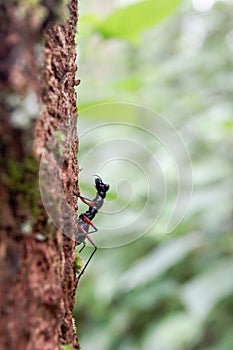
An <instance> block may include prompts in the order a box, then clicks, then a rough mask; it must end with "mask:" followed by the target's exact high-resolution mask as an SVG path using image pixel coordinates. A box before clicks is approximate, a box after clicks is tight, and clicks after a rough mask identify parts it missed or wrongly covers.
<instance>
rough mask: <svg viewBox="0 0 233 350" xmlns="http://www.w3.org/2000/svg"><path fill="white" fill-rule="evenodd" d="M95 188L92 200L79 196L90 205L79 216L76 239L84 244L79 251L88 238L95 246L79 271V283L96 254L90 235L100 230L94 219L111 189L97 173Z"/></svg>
mask: <svg viewBox="0 0 233 350" xmlns="http://www.w3.org/2000/svg"><path fill="white" fill-rule="evenodd" d="M95 188H96V190H97V193H96V196H95V198H94V199H92V200H91V199H88V198H86V197H83V196H80V195H79V198H80V199H81V201H82V202H83V203H85V204H87V205H89V209H88V210H87V211H85V212H84V213H82V214H80V215H79V217H78V233H77V234H76V241H77V244H78V245H79V244H81V243H82V244H83V246H82V248H81V249H80V250H79V253H80V252H81V251H82V250H83V249H84V248H85V246H86V242H85V240H86V239H87V240H88V241H89V242H90V243H91V244H92V246H93V247H94V250H93V252H92V253H91V255H90V257H89V259H88V260H87V262H86V263H85V265H84V266H83V268H82V270H81V272H80V273H79V275H78V277H77V284H78V282H79V280H80V278H81V276H82V275H83V273H84V272H85V270H86V268H87V265H88V264H89V262H90V261H91V259H92V257H93V255H94V254H95V252H96V250H97V246H96V244H95V243H94V241H93V240H92V239H91V238H90V236H89V235H90V234H91V233H93V232H97V231H98V228H97V227H96V226H95V225H94V224H93V222H92V220H93V219H94V217H95V216H96V214H97V213H98V211H99V209H100V208H101V207H102V205H103V204H104V198H105V197H106V192H107V191H108V190H109V185H108V184H105V183H104V182H103V181H102V179H101V178H100V177H99V176H98V175H95ZM90 227H92V229H93V230H92V231H89V229H90Z"/></svg>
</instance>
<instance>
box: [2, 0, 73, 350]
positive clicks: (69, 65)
mask: <svg viewBox="0 0 233 350" xmlns="http://www.w3.org/2000/svg"><path fill="white" fill-rule="evenodd" d="M68 8H69V14H68V15H67V20H66V21H65V22H64V23H62V24H60V22H61V18H59V17H61V15H60V13H61V10H62V1H55V0H43V1H41V2H37V3H35V2H27V1H24V0H19V1H17V2H16V1H13V0H8V1H4V2H2V1H1V0H0V11H1V12H0V22H1V28H2V29H1V33H0V39H1V44H0V80H1V85H0V93H1V99H0V114H1V120H0V149H1V158H0V171H1V173H0V198H1V211H0V283H1V284H0V300H1V303H0V305H1V306H0V311H1V322H0V349H1V350H9V349H10V350H14V349H17V350H21V349H22V350H56V349H79V345H78V342H77V339H76V335H75V330H74V327H73V322H72V309H73V306H74V301H75V270H74V266H75V242H74V240H72V239H70V238H69V237H71V238H72V236H73V235H74V229H75V225H74V221H75V215H73V214H74V213H75V211H76V210H77V194H78V188H77V181H78V164H77V151H78V140H77V137H76V119H77V115H76V94H75V89H74V87H75V84H76V81H75V74H76V63H75V59H76V55H75V26H76V22H77V0H70V2H69V6H68ZM58 23H59V24H58ZM42 41H43V45H44V50H43V56H44V64H43V68H42V67H41V66H42V62H40V52H39V53H38V50H39V51H40V50H41V48H42V44H41V43H42ZM40 71H42V73H40ZM38 73H40V78H39V79H38ZM35 96H36V97H37V100H38V101H39V106H40V110H41V111H42V112H41V113H40V116H39V117H38V119H37V121H36V123H35V126H34V127H33V126H32V125H31V124H32V123H31V119H32V118H33V114H35V113H36V112H37V111H36V109H37V102H36V100H35V99H34V97H35ZM27 101H29V107H28V102H27ZM33 101H35V102H33ZM29 109H30V111H28V110H29ZM34 109H35V111H34ZM27 111H28V112H27ZM21 116H23V119H22V117H21ZM65 122H66V123H67V122H68V124H69V132H68V133H67V134H66V144H68V145H69V147H66V149H65V152H64V154H63V158H64V159H63V164H62V169H61V181H62V188H63V192H64V196H65V199H66V202H67V204H66V205H67V206H68V207H69V209H70V211H71V212H72V215H73V216H72V215H71V217H69V218H68V217H67V212H66V218H65V219H64V217H63V216H64V215H63V214H62V213H63V207H61V208H60V210H61V221H62V224H61V225H56V226H57V227H58V226H59V229H60V230H61V231H62V232H63V229H64V227H66V230H67V222H68V229H69V237H67V236H65V235H63V234H62V233H60V232H58V230H57V228H56V227H55V226H54V225H53V224H52V223H51V220H49V218H48V215H47V213H46V211H45V209H44V206H43V203H42V200H41V196H40V191H39V184H38V173H39V165H40V159H41V156H42V154H43V151H44V147H45V145H46V143H47V142H48V140H49V138H50V136H51V135H52V134H53V133H54V131H55V130H56V129H57V128H59V126H60V125H61V124H64V123H65ZM33 129H34V139H33ZM32 150H33V151H32ZM48 153H49V150H47V155H48ZM49 159H50V163H49V165H48V167H47V168H46V169H44V168H43V171H42V175H43V176H45V178H46V176H47V175H48V176H49V174H50V170H51V169H58V170H59V169H60V167H59V166H60V165H59V164H58V159H57V157H56V154H55V153H54V152H51V153H50V154H49ZM46 172H47V175H46ZM52 180H53V181H52V182H51V181H50V182H49V183H47V184H44V187H43V191H45V192H46V191H47V192H48V194H49V195H50V200H52V201H56V196H55V195H54V192H55V191H56V179H52ZM51 196H52V197H51ZM62 203H63V202H62ZM48 214H50V213H48ZM62 215H63V216H62ZM59 217H60V216H59ZM70 222H72V223H71V224H70Z"/></svg>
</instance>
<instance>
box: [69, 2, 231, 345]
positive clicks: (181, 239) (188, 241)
mask: <svg viewBox="0 0 233 350" xmlns="http://www.w3.org/2000/svg"><path fill="white" fill-rule="evenodd" d="M206 2H207V0H206ZM178 3H179V1H173V2H171V1H164V2H162V1H156V2H155V1H142V2H136V3H132V2H131V3H129V4H128V5H127V4H124V3H123V2H122V1H121V2H120V1H118V2H117V1H109V2H108V3H106V2H105V1H99V2H98V4H97V2H94V1H90V0H89V1H86V2H85V4H84V3H80V21H79V35H78V39H77V42H78V55H79V59H78V60H79V76H80V78H81V81H82V83H81V85H80V87H79V89H78V105H79V108H80V120H79V125H81V124H82V123H84V124H85V123H86V124H87V125H89V126H91V125H92V124H93V123H94V122H95V123H96V119H97V122H98V121H99V123H101V122H105V121H109V120H107V119H105V118H103V116H101V114H100V115H98V114H97V115H96V114H95V115H93V116H92V115H91V113H90V115H89V116H88V118H87V117H86V116H85V114H83V117H82V110H84V108H85V107H88V106H92V105H94V104H96V103H97V104H101V103H103V102H111V101H122V102H127V103H128V102H130V103H139V104H142V105H145V106H149V107H150V108H154V109H156V110H157V111H159V112H160V113H161V114H163V115H165V116H166V118H167V119H168V120H170V121H171V122H172V123H173V125H174V126H175V127H176V128H177V130H178V131H179V132H180V134H181V135H182V138H183V140H184V142H185V144H186V145H187V147H188V150H189V153H190V155H191V160H192V165H193V175H194V179H193V184H194V191H193V197H192V202H191V205H190V208H189V210H188V212H187V214H186V216H185V218H184V220H183V221H182V223H181V224H180V225H179V226H178V227H177V229H176V230H175V232H173V233H171V234H170V235H166V234H164V233H163V232H162V231H161V230H160V229H159V228H158V227H157V226H156V225H155V226H154V227H153V228H152V229H151V230H150V231H149V232H148V233H147V234H146V235H144V236H143V238H141V239H138V240H136V241H135V242H133V243H131V244H128V245H124V246H122V247H118V248H114V249H113V248H111V249H99V250H98V251H97V253H96V255H95V257H94V260H93V261H92V262H91V264H90V266H89V268H88V270H87V272H86V274H85V276H84V277H83V279H82V280H81V282H80V286H79V290H78V292H77V303H76V308H75V311H74V315H75V316H76V315H77V326H78V333H79V336H80V342H81V345H82V348H83V349H85V350H89V349H93V348H94V349H101V350H110V349H111V350H137V349H138V350H139V349H143V350H151V349H158V350H187V349H190V350H198V349H205V350H230V349H233V332H232V329H233V318H232V311H233V299H232V296H233V278H232V275H233V260H232V254H233V237H232V231H233V225H232V214H233V210H232V209H233V208H232V188H233V179H232V160H233V159H232V158H233V154H232V146H233V142H232V140H233V138H232V136H233V135H232V133H233V132H232V131H233V128H232V126H233V121H232V120H233V119H232V115H233V105H232V98H233V85H232V81H233V62H232V54H233V29H232V9H233V8H232V2H231V1H222V2H216V3H214V4H213V6H209V9H208V11H207V10H206V11H203V12H202V11H199V10H198V6H197V4H198V1H193V2H192V3H191V2H189V1H186V2H184V3H182V4H181V6H180V7H179V8H178V9H176V10H175V12H174V11H173V10H174V9H175V5H177V4H178ZM144 6H145V7H146V8H147V9H146V10H145V15H144V12H143V8H144ZM149 6H151V16H149V17H147V11H149V12H150V9H149ZM153 7H154V8H153ZM159 11H160V12H159ZM153 13H154V16H153V15H152V14H153ZM131 14H132V16H131ZM166 16H167V17H166ZM165 17H166V19H164V20H163V21H160V22H159V23H157V22H158V21H159V20H161V19H162V18H165ZM127 18H129V21H127ZM147 18H148V21H147ZM132 21H133V22H134V21H136V22H135V25H132ZM138 21H139V22H138ZM121 22H122V23H121ZM137 24H138V25H137ZM142 30H143V31H142ZM84 117H85V118H84ZM131 117H132V116H131ZM131 117H129V118H131ZM109 118H111V121H113V120H114V116H113V115H111V116H110V117H109ZM112 133H113V136H114V130H113V131H112ZM98 137H99V138H98ZM102 137H103V136H102V135H101V134H99V135H96V137H94V138H91V139H90V138H89V139H85V138H84V139H83V140H82V139H81V142H80V154H79V159H80V162H81V164H80V165H81V166H82V160H83V159H84V158H85V154H86V153H87V152H88V150H89V149H90V148H91V147H93V145H94V144H95V142H97V141H98V142H99V140H101V138H102ZM107 151H108V150H106V151H102V153H103V154H102V157H103V159H102V158H101V157H100V158H99V157H98V155H96V157H95V158H93V160H92V161H93V164H94V166H96V168H98V166H99V164H98V161H103V160H104V158H106V159H107V158H108V153H107ZM138 157H140V155H138ZM123 166H124V165H122V167H123ZM122 171H123V169H122ZM126 171H127V169H126ZM184 171H185V169H184ZM105 178H106V175H105ZM85 180H86V181H87V180H89V179H85V178H82V174H81V181H83V182H81V190H82V193H83V194H84V195H87V196H89V197H92V196H93V195H94V189H93V188H91V187H90V184H89V182H88V181H87V182H85ZM107 181H108V182H109V183H111V184H113V182H114V174H112V177H111V172H109V177H107ZM132 182H135V183H136V182H137V178H136V175H134V177H133V178H132ZM158 185H159V184H158ZM137 188H139V193H141V192H142V193H143V190H141V192H140V182H138V183H137ZM141 189H142V188H141ZM108 200H109V201H110V202H111V201H121V203H124V202H125V203H127V199H126V198H124V197H123V196H122V197H121V198H118V197H117V191H116V190H115V189H114V186H113V189H112V190H111V193H110V197H109V199H108ZM172 200H173V199H172V196H171V197H170V196H169V195H168V200H167V202H166V205H167V206H169V205H170V201H172ZM142 201H143V199H142V197H141V196H139V200H138V202H137V201H136V200H135V206H133V205H131V206H130V208H129V209H130V210H128V211H131V212H132V214H133V213H134V210H135V211H136V210H137V205H140V202H142ZM81 210H86V209H84V207H82V208H81ZM150 215H151V213H150ZM104 220H109V218H105V217H104V214H103V215H101V214H100V217H99V218H96V221H95V223H96V224H97V226H98V224H99V223H100V222H103V221H104ZM112 220H113V221H114V219H112ZM130 230H131V231H132V233H134V231H135V230H136V228H135V227H134V226H133V225H132V227H131V228H130ZM98 234H99V233H97V234H96V236H95V237H94V235H93V239H94V238H95V239H96V238H97V236H98ZM88 249H90V248H86V251H87V253H90V250H88ZM82 256H85V254H83V253H82Z"/></svg>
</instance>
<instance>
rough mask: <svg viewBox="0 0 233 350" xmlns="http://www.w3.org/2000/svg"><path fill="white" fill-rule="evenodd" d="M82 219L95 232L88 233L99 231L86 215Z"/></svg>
mask: <svg viewBox="0 0 233 350" xmlns="http://www.w3.org/2000/svg"><path fill="white" fill-rule="evenodd" d="M82 218H83V220H84V221H85V222H86V223H87V224H88V225H90V226H91V227H92V228H93V231H90V232H88V233H89V234H90V233H93V232H97V231H98V228H97V227H96V226H95V225H94V224H93V222H92V221H91V220H90V219H88V217H87V216H86V215H84V214H83V217H82Z"/></svg>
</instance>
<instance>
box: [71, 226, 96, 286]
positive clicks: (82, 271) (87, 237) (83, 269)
mask: <svg viewBox="0 0 233 350" xmlns="http://www.w3.org/2000/svg"><path fill="white" fill-rule="evenodd" d="M80 231H82V233H83V234H84V236H85V237H86V239H88V241H89V242H90V243H91V244H92V246H93V247H94V250H93V252H92V253H91V255H90V256H89V258H88V260H87V262H86V264H85V265H84V267H83V268H82V270H81V272H80V274H79V275H78V278H77V283H76V287H77V285H78V282H79V280H80V278H81V276H82V275H83V274H84V272H85V270H86V268H87V266H88V264H89V262H90V261H91V259H92V258H93V255H94V254H95V252H96V250H97V246H96V244H95V243H94V242H93V241H92V239H91V238H90V237H89V235H88V233H87V232H86V231H85V230H84V229H83V228H82V227H80Z"/></svg>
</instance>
